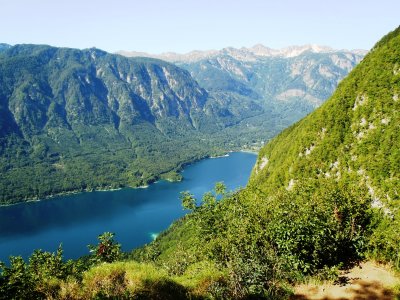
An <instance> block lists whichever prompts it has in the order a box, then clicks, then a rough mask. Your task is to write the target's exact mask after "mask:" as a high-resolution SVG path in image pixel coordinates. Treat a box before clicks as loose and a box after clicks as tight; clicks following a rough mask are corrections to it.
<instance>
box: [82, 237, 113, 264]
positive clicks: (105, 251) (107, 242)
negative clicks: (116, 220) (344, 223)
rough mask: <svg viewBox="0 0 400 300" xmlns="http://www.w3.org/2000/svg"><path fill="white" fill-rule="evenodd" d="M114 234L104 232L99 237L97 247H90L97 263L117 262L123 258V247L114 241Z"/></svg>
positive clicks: (93, 258)
mask: <svg viewBox="0 0 400 300" xmlns="http://www.w3.org/2000/svg"><path fill="white" fill-rule="evenodd" d="M114 235H115V234H114V233H111V232H104V233H103V234H101V235H99V236H98V240H99V243H98V244H97V245H89V246H88V247H89V250H90V252H91V253H92V260H93V262H95V263H100V262H107V263H111V262H113V261H116V260H118V259H119V258H120V256H121V245H120V244H117V243H116V242H115V241H114Z"/></svg>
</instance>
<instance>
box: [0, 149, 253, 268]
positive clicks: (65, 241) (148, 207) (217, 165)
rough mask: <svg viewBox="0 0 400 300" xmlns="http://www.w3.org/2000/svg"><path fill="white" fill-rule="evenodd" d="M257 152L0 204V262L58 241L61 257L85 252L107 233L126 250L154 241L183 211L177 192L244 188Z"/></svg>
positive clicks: (48, 247)
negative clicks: (101, 187) (95, 188)
mask: <svg viewBox="0 0 400 300" xmlns="http://www.w3.org/2000/svg"><path fill="white" fill-rule="evenodd" d="M256 158H257V156H256V155H254V154H251V153H244V152H235V153H230V155H229V156H226V157H220V158H209V159H205V160H202V161H199V162H197V163H194V164H192V165H189V166H187V167H185V169H184V170H183V171H182V175H183V177H184V179H183V180H182V181H181V182H167V181H159V182H157V183H154V184H152V185H150V186H149V187H148V188H142V189H141V188H139V189H130V188H126V189H122V190H117V191H107V192H88V193H81V194H75V195H69V196H63V197H57V198H52V199H49V200H43V201H38V202H28V203H22V204H18V205H13V206H5V207H0V260H1V261H3V262H7V263H8V257H9V255H14V256H15V255H21V256H22V257H24V258H27V257H29V256H30V255H31V254H32V252H33V250H35V249H42V250H45V251H51V252H54V251H56V250H57V247H58V245H59V244H60V243H62V246H63V249H64V257H65V258H67V259H69V258H77V257H79V256H82V255H85V254H89V251H88V248H87V245H88V244H96V243H97V236H98V235H99V234H102V233H103V232H105V231H111V232H114V233H115V239H116V241H117V242H119V243H120V244H122V249H123V250H124V251H129V250H131V249H133V248H135V247H138V246H141V245H144V244H146V243H149V242H151V241H152V239H153V238H154V236H156V235H157V234H158V233H159V232H160V231H162V230H165V229H167V228H168V226H169V225H170V224H171V223H172V222H173V221H174V220H176V219H178V218H180V217H181V216H183V215H184V214H185V211H183V209H182V206H181V203H180V200H179V194H180V192H181V191H186V190H189V191H190V192H191V193H193V194H194V195H195V196H196V197H197V198H201V196H202V195H203V194H204V193H205V192H207V191H209V190H211V189H212V188H213V187H214V185H215V183H216V182H219V181H223V182H224V183H225V185H226V186H227V188H228V190H234V189H238V188H240V187H244V186H245V185H246V183H247V180H248V178H249V176H250V172H251V169H252V167H253V166H254V164H255V162H256Z"/></svg>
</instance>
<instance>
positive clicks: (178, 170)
mask: <svg viewBox="0 0 400 300" xmlns="http://www.w3.org/2000/svg"><path fill="white" fill-rule="evenodd" d="M235 152H242V153H249V154H254V155H258V152H255V151H251V150H237V151H226V152H225V153H224V154H221V155H217V156H212V155H205V156H204V157H200V158H193V159H192V160H189V161H186V162H183V163H181V164H180V165H179V166H177V167H176V168H174V169H172V170H168V171H166V172H163V173H160V174H158V175H157V176H156V178H154V179H151V180H149V181H148V182H147V183H146V184H144V185H139V186H129V185H127V186H122V187H117V188H115V187H111V186H110V187H106V188H104V187H96V188H90V189H76V190H72V191H64V192H60V193H56V194H51V195H48V196H45V197H44V198H40V199H38V198H28V199H24V200H22V201H19V202H16V203H9V204H0V208H1V207H9V206H14V205H20V204H25V203H33V202H41V201H46V200H53V199H54V198H58V197H64V196H72V195H77V194H82V193H92V192H112V191H118V190H122V189H146V188H148V187H149V186H150V185H152V184H154V183H157V182H159V181H161V180H165V181H168V182H179V181H182V180H184V178H183V175H182V174H181V173H182V171H183V169H184V168H185V167H188V166H190V165H192V164H195V163H197V162H199V161H202V160H204V159H215V158H224V157H229V155H230V154H231V153H235ZM168 172H176V173H179V174H180V175H181V176H182V178H181V179H180V180H173V179H169V178H162V175H163V174H167V173H168Z"/></svg>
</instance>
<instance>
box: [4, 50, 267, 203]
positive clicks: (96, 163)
mask: <svg viewBox="0 0 400 300" xmlns="http://www.w3.org/2000/svg"><path fill="white" fill-rule="evenodd" d="M247 104H248V105H241V106H236V107H232V106H229V105H224V104H223V103H221V102H220V101H217V100H216V99H214V98H213V97H210V95H209V94H208V92H207V91H205V90H204V89H203V88H201V87H200V86H199V85H198V83H197V82H196V81H195V80H194V79H193V78H192V77H191V76H190V74H189V73H188V72H187V71H185V70H183V69H181V68H179V67H176V66H175V65H172V64H170V63H166V62H163V61H160V60H155V59H146V58H126V57H122V56H119V55H113V54H108V53H106V52H103V51H101V50H97V49H88V50H75V49H66V48H54V47H49V46H40V45H17V46H13V47H9V46H7V47H6V46H5V47H4V49H3V51H2V52H1V53H0V141H1V143H0V170H1V174H2V176H1V178H0V191H1V192H0V203H7V202H14V201H20V200H23V199H32V198H42V197H45V196H48V195H51V194H57V193H60V192H66V191H76V190H91V189H93V188H110V187H111V188H115V187H120V186H126V185H131V186H138V185H145V184H147V183H148V182H151V181H153V180H155V179H156V178H159V177H160V174H162V173H167V172H172V173H174V172H175V171H176V170H177V169H179V168H180V166H181V165H182V164H184V163H187V162H190V161H193V160H195V159H198V158H200V157H204V156H207V155H210V154H212V153H214V152H215V151H221V150H218V149H224V150H225V151H226V149H227V147H225V146H224V142H225V141H226V140H223V139H220V138H219V136H218V134H217V133H218V132H220V131H221V130H222V129H224V128H225V127H229V126H233V125H235V124H237V123H238V122H240V121H241V120H243V119H245V118H248V117H251V116H254V115H257V114H260V112H261V108H260V107H259V106H257V105H256V104H255V103H251V101H248V102H247ZM214 136H215V138H214ZM172 173H171V174H170V175H167V176H169V177H171V176H172V177H176V176H177V175H176V173H175V175H174V174H172ZM172 177H171V178H172Z"/></svg>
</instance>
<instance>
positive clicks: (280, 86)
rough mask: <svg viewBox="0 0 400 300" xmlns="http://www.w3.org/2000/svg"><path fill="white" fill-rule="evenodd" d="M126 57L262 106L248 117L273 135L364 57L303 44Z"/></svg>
mask: <svg viewBox="0 0 400 300" xmlns="http://www.w3.org/2000/svg"><path fill="white" fill-rule="evenodd" d="M119 53H120V54H123V55H125V56H146V57H156V58H159V59H163V60H166V61H170V62H172V63H175V64H176V65H178V66H180V67H182V68H184V69H186V70H188V71H189V72H190V74H191V75H192V76H193V78H194V79H195V80H196V81H197V82H198V83H199V84H200V85H201V86H202V87H204V88H205V89H206V90H207V91H209V92H211V93H213V94H215V95H216V98H220V99H228V101H229V100H231V99H234V100H235V101H236V102H241V101H244V99H245V100H252V101H254V102H256V103H257V104H259V105H260V106H261V107H262V108H263V109H264V112H265V113H264V114H262V115H261V116H259V117H257V118H256V119H257V120H253V121H254V123H255V124H256V126H257V127H258V128H262V130H264V131H266V130H271V129H272V126H271V124H263V121H262V120H271V121H272V120H273V122H274V123H275V124H276V125H275V126H279V127H278V128H279V130H274V131H273V135H275V134H276V133H277V132H279V131H280V130H281V129H283V128H286V127H287V126H289V125H290V124H292V123H293V122H295V121H297V120H299V119H300V118H302V117H304V116H305V115H306V114H308V113H310V112H311V111H313V110H314V109H315V108H316V107H318V106H319V105H321V104H322V103H323V102H324V101H325V100H326V99H327V98H328V97H329V96H330V95H331V94H332V92H333V91H334V89H335V88H336V86H337V84H338V83H339V82H340V80H341V79H342V78H343V77H344V76H346V75H347V74H348V72H349V71H351V69H352V68H353V67H354V66H355V65H356V64H358V63H359V62H360V61H361V60H362V58H363V57H364V55H365V53H366V51H363V50H353V51H349V50H335V49H332V48H329V47H325V46H317V45H305V46H292V47H288V48H283V49H279V50H276V49H271V48H268V47H265V46H263V45H256V46H254V47H252V48H240V49H235V48H232V47H230V48H225V49H222V50H220V51H214V50H213V51H194V52H190V53H188V54H176V53H165V54H161V55H151V54H146V53H137V52H126V51H120V52H119Z"/></svg>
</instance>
